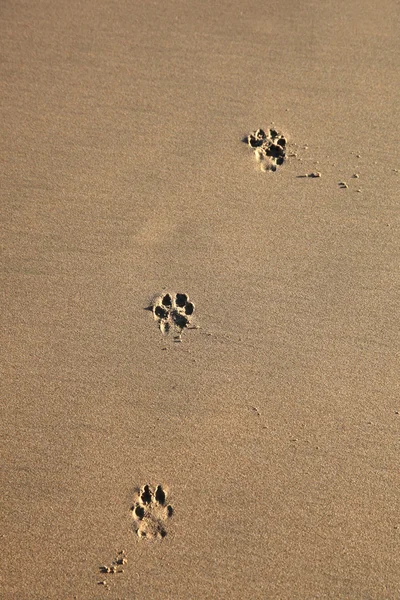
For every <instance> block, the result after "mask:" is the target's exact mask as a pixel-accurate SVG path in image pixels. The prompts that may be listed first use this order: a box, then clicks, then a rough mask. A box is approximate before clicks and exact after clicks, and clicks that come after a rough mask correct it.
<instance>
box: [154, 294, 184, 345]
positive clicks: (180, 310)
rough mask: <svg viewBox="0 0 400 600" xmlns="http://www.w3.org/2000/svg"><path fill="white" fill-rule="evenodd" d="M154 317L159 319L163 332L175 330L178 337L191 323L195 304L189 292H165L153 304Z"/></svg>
mask: <svg viewBox="0 0 400 600" xmlns="http://www.w3.org/2000/svg"><path fill="white" fill-rule="evenodd" d="M152 309H153V315H154V319H155V320H156V321H158V324H159V327H160V330H161V332H162V333H168V332H169V331H171V330H172V331H174V332H175V333H176V334H177V336H178V338H179V339H180V336H181V334H182V331H183V330H184V329H185V327H189V325H190V324H191V318H192V316H193V313H194V304H193V302H190V300H189V296H188V294H169V293H166V294H163V295H162V296H159V297H158V298H156V300H155V301H154V303H153V305H152Z"/></svg>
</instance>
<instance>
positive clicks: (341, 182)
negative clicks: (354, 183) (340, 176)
mask: <svg viewBox="0 0 400 600" xmlns="http://www.w3.org/2000/svg"><path fill="white" fill-rule="evenodd" d="M339 187H341V188H342V189H345V188H348V187H349V186H348V185H347V183H346V182H345V181H339Z"/></svg>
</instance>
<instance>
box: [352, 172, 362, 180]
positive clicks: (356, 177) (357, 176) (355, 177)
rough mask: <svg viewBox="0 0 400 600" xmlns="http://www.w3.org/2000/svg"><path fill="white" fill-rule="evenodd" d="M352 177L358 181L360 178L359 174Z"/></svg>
mask: <svg viewBox="0 0 400 600" xmlns="http://www.w3.org/2000/svg"><path fill="white" fill-rule="evenodd" d="M352 177H353V179H358V178H359V177H360V176H359V174H358V173H354V174H353V175H352Z"/></svg>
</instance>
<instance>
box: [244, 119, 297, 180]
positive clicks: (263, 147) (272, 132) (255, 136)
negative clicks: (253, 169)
mask: <svg viewBox="0 0 400 600" xmlns="http://www.w3.org/2000/svg"><path fill="white" fill-rule="evenodd" d="M244 141H246V142H247V143H248V145H249V146H250V147H251V148H252V149H253V150H254V154H255V157H256V160H257V161H258V162H259V163H261V169H262V170H263V171H276V169H277V167H278V166H280V165H283V163H284V161H285V160H286V145H287V140H286V137H285V136H284V135H283V134H281V133H279V132H278V131H276V129H269V130H267V132H265V131H264V130H263V129H257V130H256V131H253V132H252V133H249V135H248V136H247V137H246V138H245V140H244Z"/></svg>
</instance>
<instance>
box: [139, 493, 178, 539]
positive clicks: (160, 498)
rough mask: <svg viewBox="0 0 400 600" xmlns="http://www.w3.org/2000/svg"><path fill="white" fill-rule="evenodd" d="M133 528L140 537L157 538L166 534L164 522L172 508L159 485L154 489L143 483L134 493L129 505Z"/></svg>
mask: <svg viewBox="0 0 400 600" xmlns="http://www.w3.org/2000/svg"><path fill="white" fill-rule="evenodd" d="M131 511H132V519H133V521H134V524H133V529H134V531H135V532H136V534H137V535H138V537H140V538H145V539H157V538H160V539H162V538H165V536H166V535H167V530H166V523H167V521H168V519H169V518H170V517H172V515H173V512H174V510H173V508H172V506H171V505H170V504H168V501H167V493H166V491H165V490H164V488H163V487H162V486H161V485H158V486H157V487H156V488H155V489H153V488H152V486H151V485H149V484H146V485H144V486H143V487H142V488H141V489H140V490H139V492H138V493H137V495H136V498H135V502H134V504H133V506H132V507H131Z"/></svg>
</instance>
